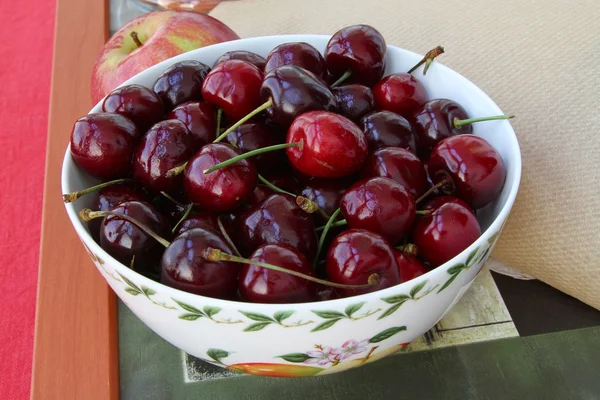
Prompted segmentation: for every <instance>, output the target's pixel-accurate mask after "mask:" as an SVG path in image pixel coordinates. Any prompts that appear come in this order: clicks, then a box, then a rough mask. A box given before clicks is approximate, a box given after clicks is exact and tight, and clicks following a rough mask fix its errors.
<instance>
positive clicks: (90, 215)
mask: <svg viewBox="0 0 600 400" xmlns="http://www.w3.org/2000/svg"><path fill="white" fill-rule="evenodd" d="M109 215H112V216H114V217H117V218H120V219H124V220H125V221H128V222H131V223H132V224H134V225H136V226H137V227H138V228H140V229H141V230H143V231H144V232H145V233H146V234H148V235H149V236H152V237H153V238H154V239H156V241H157V242H158V243H160V244H162V245H163V246H165V247H169V245H170V244H171V243H169V242H168V241H167V240H166V239H163V238H162V237H160V236H158V234H156V233H155V232H154V231H152V229H150V228H149V227H148V226H146V224H144V223H142V222H140V221H138V220H137V219H135V218H132V217H130V216H129V215H125V214H123V213H120V212H115V211H92V210H90V209H89V208H84V209H82V210H81V211H79V218H81V220H82V221H85V222H88V221H91V220H93V219H96V218H104V217H106V216H109Z"/></svg>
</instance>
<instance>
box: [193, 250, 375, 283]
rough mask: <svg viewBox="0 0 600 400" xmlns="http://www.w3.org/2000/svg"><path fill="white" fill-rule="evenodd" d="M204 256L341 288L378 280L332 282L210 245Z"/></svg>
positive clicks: (203, 252)
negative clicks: (232, 253)
mask: <svg viewBox="0 0 600 400" xmlns="http://www.w3.org/2000/svg"><path fill="white" fill-rule="evenodd" d="M202 257H204V258H205V259H207V260H208V261H228V262H236V263H240V264H249V265H256V266H257V267H262V268H266V269H270V270H272V271H277V272H283V273H285V274H288V275H293V276H296V277H298V278H302V279H306V280H307V281H311V282H314V283H319V284H321V285H325V286H331V287H335V288H340V289H363V288H367V287H369V286H373V285H374V284H376V282H375V283H372V282H373V281H374V280H375V279H377V280H378V277H377V276H375V277H373V278H371V276H369V280H368V282H369V283H367V284H366V285H344V284H341V283H335V282H330V281H326V280H323V279H319V278H315V277H314V276H310V275H305V274H303V273H301V272H297V271H293V270H290V269H287V268H283V267H280V266H277V265H273V264H267V263H263V262H260V261H253V260H250V259H248V258H243V257H237V256H234V255H231V254H227V253H224V252H223V251H221V250H219V249H214V248H212V247H208V248H206V249H204V251H202ZM373 275H376V274H373Z"/></svg>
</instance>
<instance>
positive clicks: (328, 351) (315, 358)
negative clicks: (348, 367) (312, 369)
mask: <svg viewBox="0 0 600 400" xmlns="http://www.w3.org/2000/svg"><path fill="white" fill-rule="evenodd" d="M316 347H317V350H313V351H307V352H306V354H307V355H308V356H310V358H309V359H308V360H306V361H304V364H318V365H327V364H330V363H335V362H339V361H338V360H336V355H335V354H334V353H333V349H332V348H331V347H329V346H325V347H321V346H316Z"/></svg>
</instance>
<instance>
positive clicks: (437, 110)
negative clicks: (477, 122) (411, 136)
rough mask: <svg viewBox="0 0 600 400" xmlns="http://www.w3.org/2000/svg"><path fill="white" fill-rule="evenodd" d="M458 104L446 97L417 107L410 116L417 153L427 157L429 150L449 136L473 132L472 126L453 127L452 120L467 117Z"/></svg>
mask: <svg viewBox="0 0 600 400" xmlns="http://www.w3.org/2000/svg"><path fill="white" fill-rule="evenodd" d="M468 118H469V116H468V115H467V111H466V110H465V109H464V108H462V106H461V105H460V104H458V103H457V102H455V101H452V100H448V99H435V100H430V101H428V102H426V103H425V104H423V105H422V106H421V107H419V108H418V109H417V110H416V111H415V114H414V115H413V117H412V121H413V127H414V129H415V133H416V137H417V147H418V151H419V155H420V156H421V157H422V158H427V157H428V156H429V154H430V153H431V150H433V148H434V147H435V146H437V144H438V143H439V142H440V141H441V140H442V139H445V138H447V137H450V136H455V135H461V134H470V133H473V126H472V125H471V124H466V125H463V126H461V127H460V128H455V127H454V120H455V119H458V120H461V119H468Z"/></svg>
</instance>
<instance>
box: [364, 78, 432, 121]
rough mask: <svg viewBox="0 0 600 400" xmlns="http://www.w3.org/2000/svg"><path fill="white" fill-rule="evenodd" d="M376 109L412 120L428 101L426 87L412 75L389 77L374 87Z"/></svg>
mask: <svg viewBox="0 0 600 400" xmlns="http://www.w3.org/2000/svg"><path fill="white" fill-rule="evenodd" d="M373 97H375V107H376V108H377V109H378V110H387V111H391V112H395V113H396V114H399V115H402V116H403V117H405V118H410V117H411V116H412V115H413V113H414V112H415V111H416V110H417V109H418V108H419V107H421V106H422V105H423V104H425V102H426V101H427V91H426V90H425V86H423V84H422V83H421V82H419V81H418V80H416V79H415V78H414V77H413V76H412V75H411V74H407V73H406V72H400V73H397V74H392V75H388V76H386V77H385V78H383V79H382V80H381V81H379V82H378V83H377V84H376V85H375V86H373Z"/></svg>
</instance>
